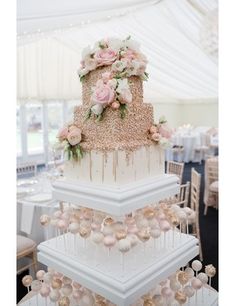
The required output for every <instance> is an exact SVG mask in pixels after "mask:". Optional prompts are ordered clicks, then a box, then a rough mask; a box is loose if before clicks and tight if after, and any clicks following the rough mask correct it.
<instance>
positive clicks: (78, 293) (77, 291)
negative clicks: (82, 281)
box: [73, 289, 83, 302]
mask: <svg viewBox="0 0 235 306" xmlns="http://www.w3.org/2000/svg"><path fill="white" fill-rule="evenodd" d="M82 294H83V292H82V291H81V290H80V289H75V290H73V298H74V299H75V300H76V301H77V302H78V301H79V300H80V299H81V297H82Z"/></svg>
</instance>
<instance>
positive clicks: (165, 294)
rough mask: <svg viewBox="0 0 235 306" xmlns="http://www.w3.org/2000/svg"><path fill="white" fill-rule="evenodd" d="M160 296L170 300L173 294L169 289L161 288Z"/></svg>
mask: <svg viewBox="0 0 235 306" xmlns="http://www.w3.org/2000/svg"><path fill="white" fill-rule="evenodd" d="M161 295H162V296H163V297H164V298H166V299H170V298H171V297H172V296H173V292H172V290H171V289H170V288H169V287H163V288H162V290H161Z"/></svg>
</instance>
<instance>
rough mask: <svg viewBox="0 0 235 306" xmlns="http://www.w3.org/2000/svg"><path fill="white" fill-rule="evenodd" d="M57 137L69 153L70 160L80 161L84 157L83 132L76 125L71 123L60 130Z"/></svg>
mask: <svg viewBox="0 0 235 306" xmlns="http://www.w3.org/2000/svg"><path fill="white" fill-rule="evenodd" d="M57 138H58V140H59V143H60V145H61V146H62V147H63V148H64V152H66V153H67V156H68V160H70V159H73V160H75V161H78V160H79V159H81V158H82V157H83V151H82V148H81V146H80V143H81V140H82V132H81V130H80V129H79V128H78V127H77V126H76V125H74V124H70V125H67V126H65V127H63V128H62V129H61V130H60V131H59V133H58V135H57Z"/></svg>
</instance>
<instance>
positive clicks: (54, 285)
mask: <svg viewBox="0 0 235 306" xmlns="http://www.w3.org/2000/svg"><path fill="white" fill-rule="evenodd" d="M51 287H52V289H60V288H61V287H62V280H61V279H59V278H53V280H52V281H51Z"/></svg>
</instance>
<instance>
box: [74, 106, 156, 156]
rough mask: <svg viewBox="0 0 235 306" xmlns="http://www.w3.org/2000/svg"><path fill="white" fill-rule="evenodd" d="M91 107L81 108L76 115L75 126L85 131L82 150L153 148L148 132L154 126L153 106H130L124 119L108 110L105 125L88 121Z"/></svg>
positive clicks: (116, 111) (76, 109) (104, 120)
mask: <svg viewBox="0 0 235 306" xmlns="http://www.w3.org/2000/svg"><path fill="white" fill-rule="evenodd" d="M87 109H88V108H87V107H84V106H78V107H76V108H75V112H74V123H75V124H76V125H77V126H78V127H79V128H81V130H82V134H83V140H82V143H81V146H82V147H83V149H84V150H85V151H90V150H102V151H111V150H117V149H121V150H127V151H133V150H135V149H137V148H139V147H140V146H146V145H147V146H149V145H152V144H153V142H152V141H151V140H150V139H148V130H149V128H150V127H151V125H152V124H153V107H152V105H151V104H147V103H142V104H135V103H133V104H129V105H128V111H127V114H126V116H125V118H124V119H121V118H120V112H119V111H118V110H112V109H111V108H107V110H106V111H105V114H104V118H103V120H102V121H99V122H97V121H95V119H94V118H90V119H88V120H85V114H86V112H87Z"/></svg>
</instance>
